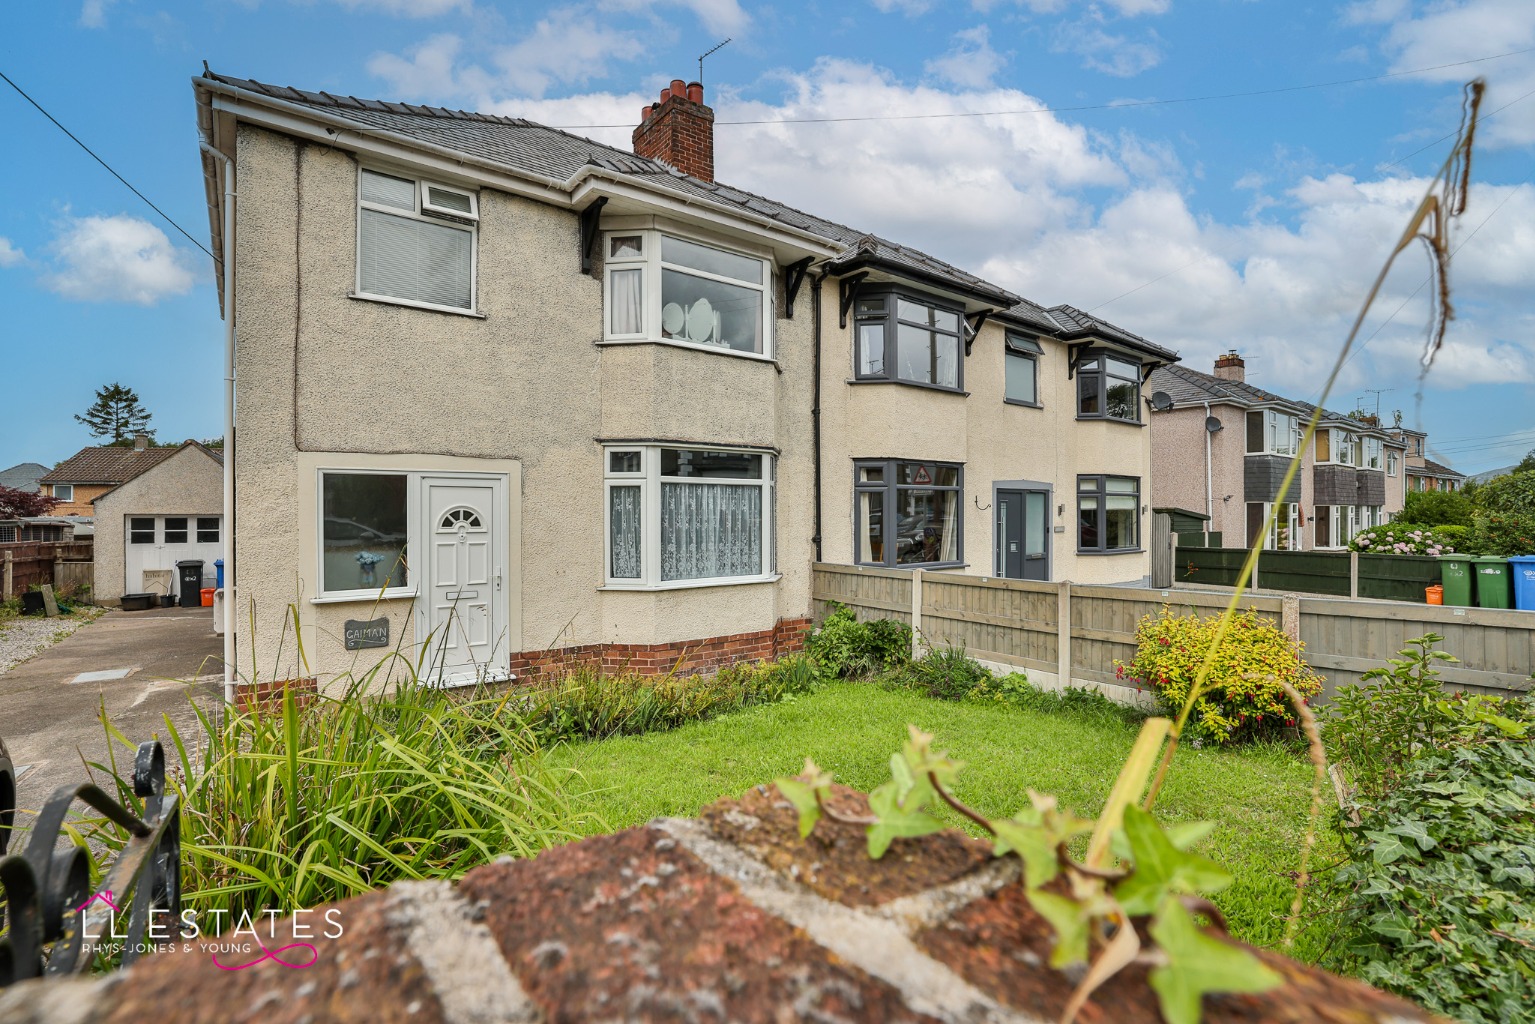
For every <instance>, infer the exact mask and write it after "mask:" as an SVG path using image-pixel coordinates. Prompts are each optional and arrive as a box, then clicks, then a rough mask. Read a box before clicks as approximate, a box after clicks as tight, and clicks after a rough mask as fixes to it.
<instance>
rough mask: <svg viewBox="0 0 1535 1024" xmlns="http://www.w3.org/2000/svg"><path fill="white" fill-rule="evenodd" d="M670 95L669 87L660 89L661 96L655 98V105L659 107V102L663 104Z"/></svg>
mask: <svg viewBox="0 0 1535 1024" xmlns="http://www.w3.org/2000/svg"><path fill="white" fill-rule="evenodd" d="M671 96H672V91H671V90H670V89H662V90H661V98H660V99H658V100H656V106H658V107H659V106H660V105H661V104H663V103H665V102H666V101H667V100H669V99H671Z"/></svg>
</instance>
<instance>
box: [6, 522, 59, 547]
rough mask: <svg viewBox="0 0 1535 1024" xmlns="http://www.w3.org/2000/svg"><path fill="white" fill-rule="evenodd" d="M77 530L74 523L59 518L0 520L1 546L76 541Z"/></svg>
mask: <svg viewBox="0 0 1535 1024" xmlns="http://www.w3.org/2000/svg"><path fill="white" fill-rule="evenodd" d="M75 529H76V528H75V524H74V522H73V521H71V520H69V519H61V518H59V517H58V516H24V517H22V518H20V519H0V544H20V543H27V542H31V541H45V542H47V541H63V540H74V539H75V536H76V533H75Z"/></svg>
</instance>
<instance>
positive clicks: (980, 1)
mask: <svg viewBox="0 0 1535 1024" xmlns="http://www.w3.org/2000/svg"><path fill="white" fill-rule="evenodd" d="M880 2H881V0H874V3H875V4H876V5H878V4H879V3H880ZM1014 2H1015V3H1016V4H1017V6H1019V7H1027V8H1028V9H1029V10H1030V11H1032V12H1033V13H1035V14H1059V13H1060V12H1062V11H1064V10H1066V9H1067V8H1069V7H1071V6H1072V3H1073V0H1014ZM1077 2H1078V3H1079V4H1080V5H1081V6H1084V7H1086V8H1087V9H1088V11H1089V12H1093V13H1096V12H1098V11H1101V10H1102V9H1103V8H1105V7H1106V8H1109V9H1110V10H1112V11H1113V12H1114V13H1116V14H1118V15H1120V16H1122V17H1126V18H1134V17H1139V16H1140V15H1142V14H1166V13H1167V11H1168V9H1169V8H1171V7H1172V0H1086V2H1083V0H1077ZM972 3H973V6H974V7H975V8H976V9H978V10H982V11H986V10H991V9H992V8H994V7H996V6H997V0H972Z"/></svg>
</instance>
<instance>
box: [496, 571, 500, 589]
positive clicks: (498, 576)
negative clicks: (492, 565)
mask: <svg viewBox="0 0 1535 1024" xmlns="http://www.w3.org/2000/svg"><path fill="white" fill-rule="evenodd" d="M496 589H497V590H500V589H501V567H500V566H499V565H498V566H496Z"/></svg>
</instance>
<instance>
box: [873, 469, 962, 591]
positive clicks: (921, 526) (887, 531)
mask: <svg viewBox="0 0 1535 1024" xmlns="http://www.w3.org/2000/svg"><path fill="white" fill-rule="evenodd" d="M961 486H962V481H961V467H959V466H958V465H955V464H952V463H944V462H907V461H903V460H900V459H881V460H877V461H875V460H870V461H863V460H859V461H857V462H855V463H854V464H853V519H854V523H855V526H854V531H855V542H856V546H857V553H856V560H857V562H858V564H859V565H884V566H891V567H900V566H918V565H924V566H926V565H958V564H960V563H961V562H962V559H963V552H962V548H961V538H960V500H959V499H960V490H961Z"/></svg>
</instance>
